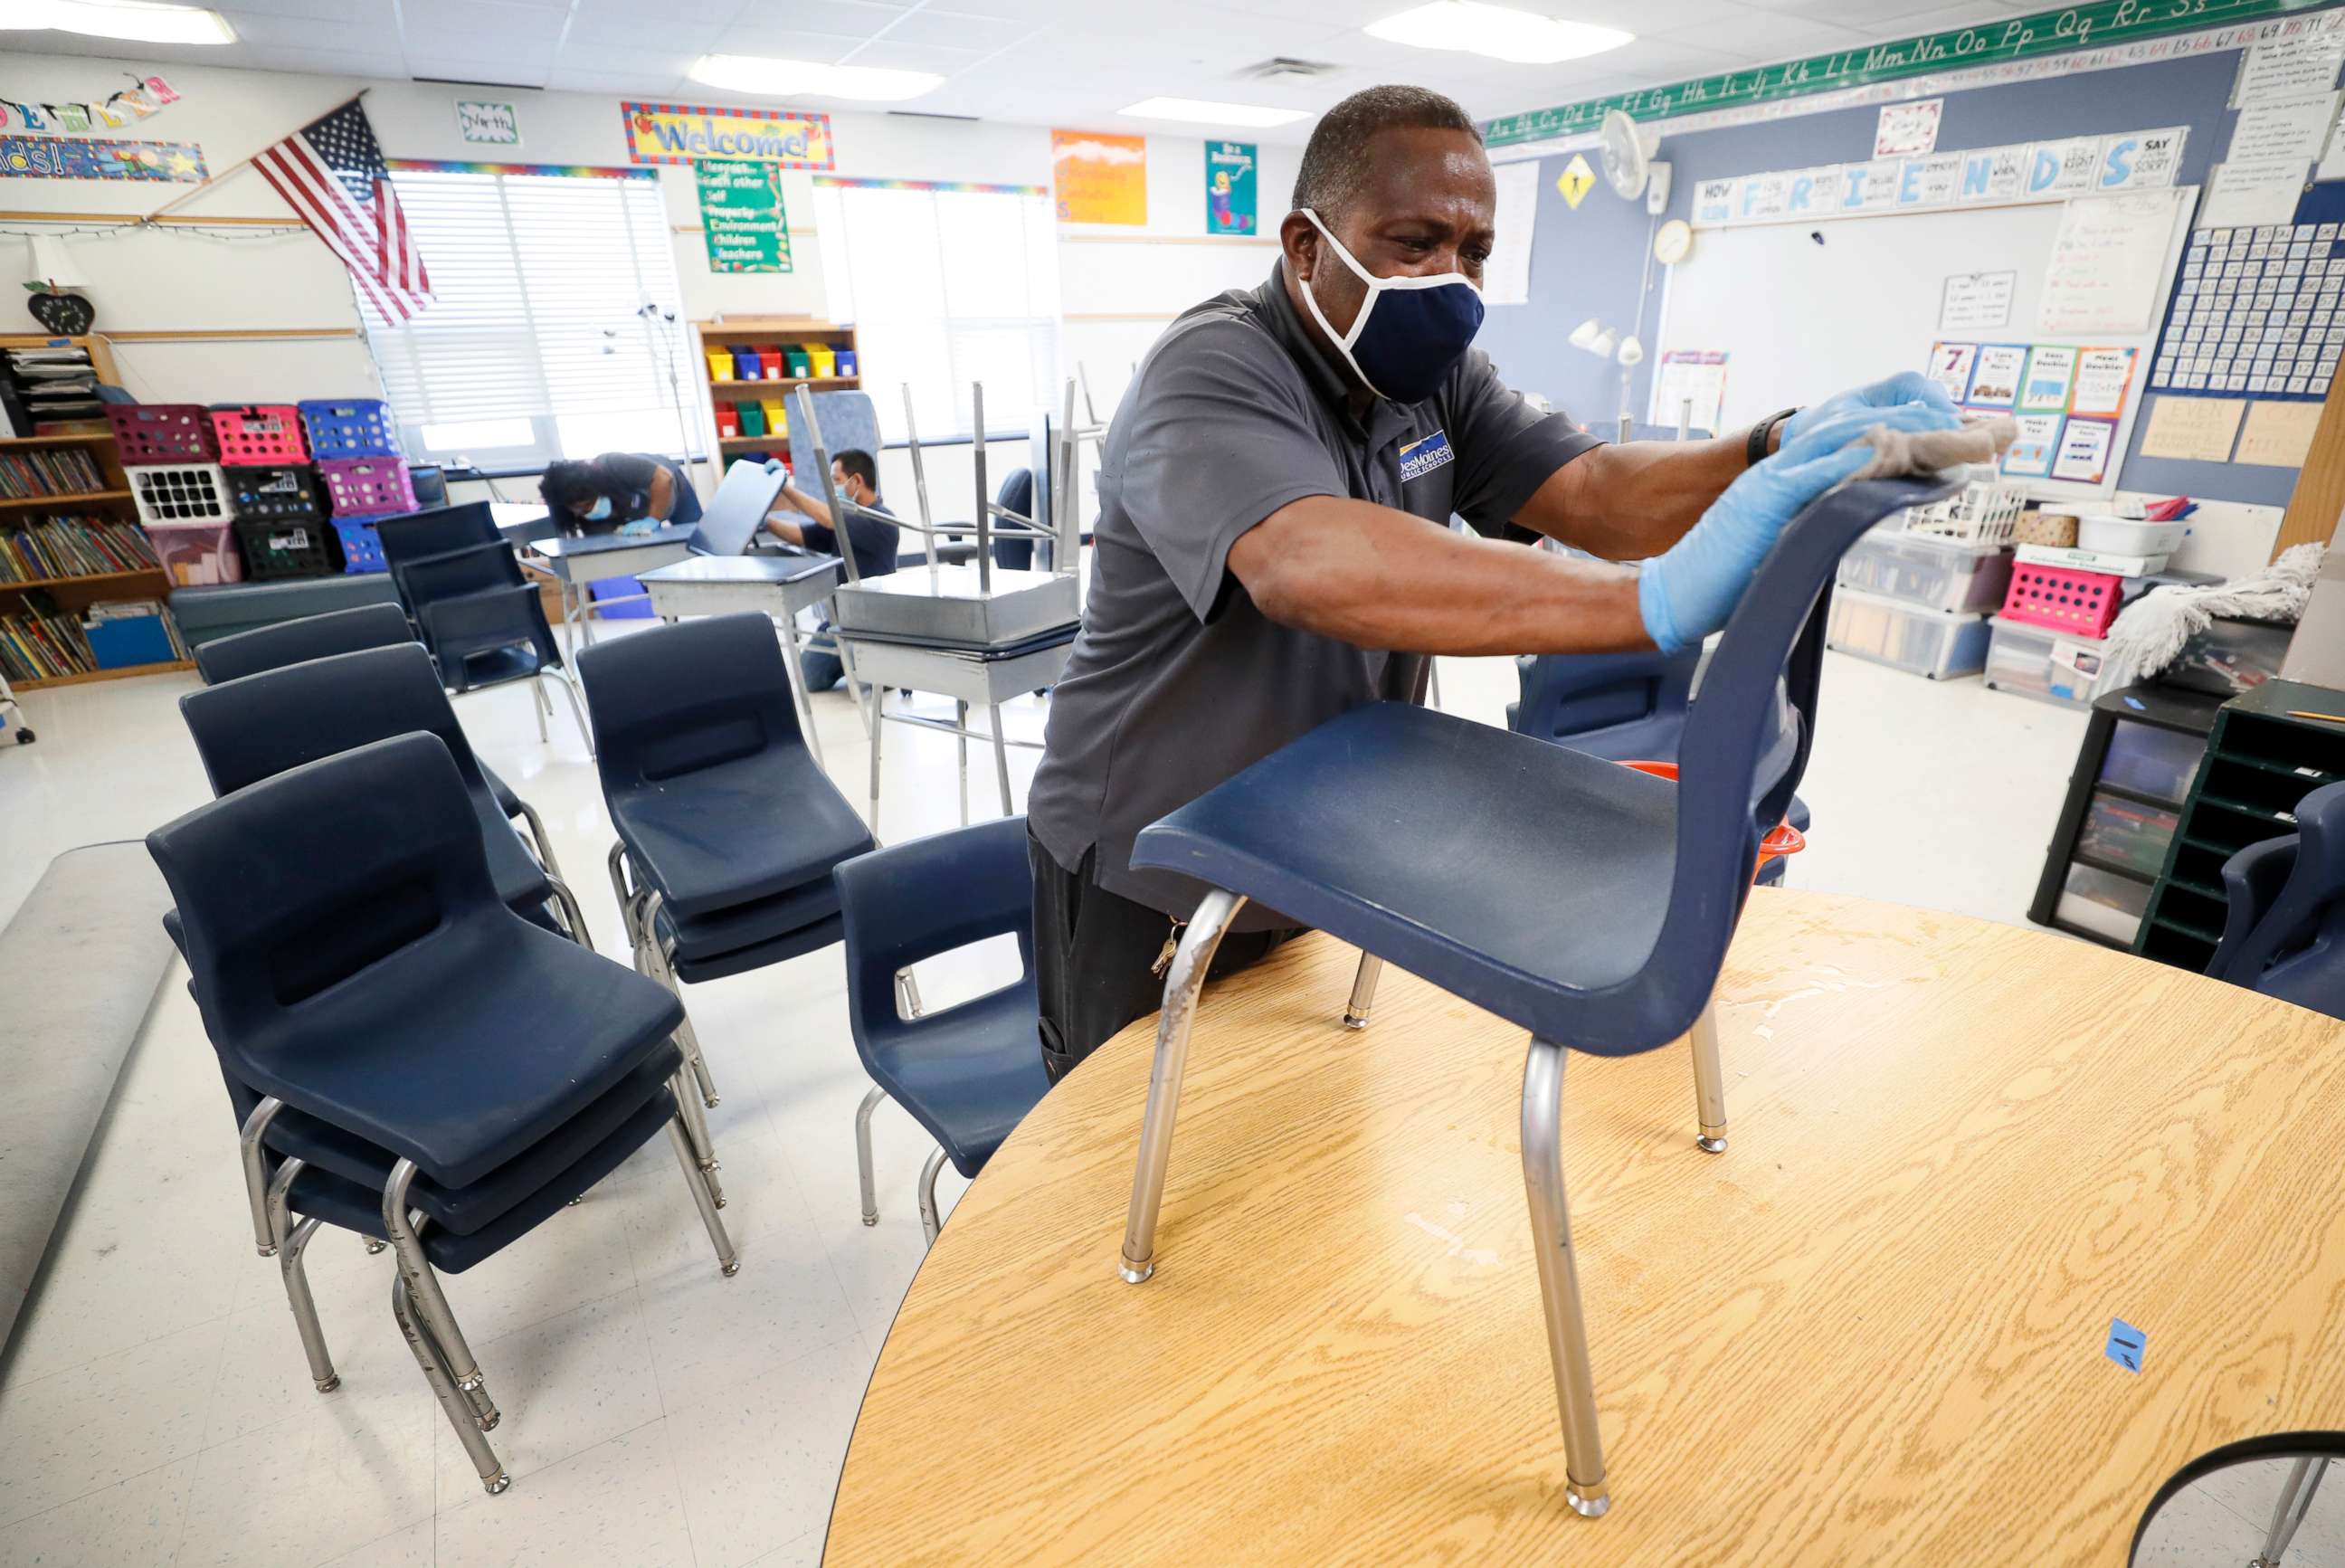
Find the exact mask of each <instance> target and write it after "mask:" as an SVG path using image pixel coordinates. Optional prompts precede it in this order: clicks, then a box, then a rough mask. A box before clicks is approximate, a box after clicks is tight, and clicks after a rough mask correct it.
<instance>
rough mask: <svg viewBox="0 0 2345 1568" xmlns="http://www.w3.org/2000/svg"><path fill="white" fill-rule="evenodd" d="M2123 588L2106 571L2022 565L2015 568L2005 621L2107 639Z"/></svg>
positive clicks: (2005, 605)
mask: <svg viewBox="0 0 2345 1568" xmlns="http://www.w3.org/2000/svg"><path fill="white" fill-rule="evenodd" d="M2124 585H2125V579H2124V578H2122V577H2117V576H2112V575H2109V574H2108V573H2106V572H2080V571H2078V570H2077V569H2076V567H2074V566H2039V565H2035V563H2034V562H2032V561H2021V562H2017V563H2015V565H2013V566H2012V568H2011V588H2010V591H2009V592H2008V593H2006V594H2005V596H2004V599H2003V612H2002V614H2003V618H2004V619H2005V620H2006V621H2022V622H2025V624H2027V625H2028V626H2049V627H2050V628H2051V629H2052V630H2054V631H2056V632H2066V633H2068V634H2069V635H2070V636H2079V637H2101V636H2107V635H2108V630H2109V624H2110V623H2111V622H2112V621H2114V620H2116V619H2117V611H2118V609H2119V608H2121V607H2122V600H2123V599H2124V597H2125V595H2124V591H2123V590H2124Z"/></svg>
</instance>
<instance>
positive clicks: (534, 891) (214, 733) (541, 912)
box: [179, 606, 594, 947]
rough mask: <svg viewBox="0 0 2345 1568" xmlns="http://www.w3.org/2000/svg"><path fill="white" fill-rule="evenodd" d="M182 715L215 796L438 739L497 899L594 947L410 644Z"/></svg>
mask: <svg viewBox="0 0 2345 1568" xmlns="http://www.w3.org/2000/svg"><path fill="white" fill-rule="evenodd" d="M382 607H384V608H388V607H389V606H382ZM179 714H180V717H181V718H184V719H186V720H187V725H188V734H190V735H191V736H193V737H194V738H195V742H196V754H197V755H198V757H199V758H200V759H202V761H203V765H204V772H205V774H206V775H207V777H208V779H210V781H211V786H212V793H213V794H215V795H228V794H232V793H234V792H235V791H237V790H239V789H243V788H244V787H245V786H246V785H248V784H253V783H257V782H259V780H261V779H268V778H271V777H273V776H275V775H277V774H279V773H282V772H285V771H286V770H287V769H292V768H298V767H299V766H300V765H301V764H302V763H304V762H313V761H315V760H317V759H319V758H320V757H331V756H333V755H334V754H336V753H337V752H342V751H350V750H353V749H355V748H358V747H360V746H365V745H368V744H371V742H374V741H377V740H384V739H388V738H391V736H394V735H406V734H410V733H412V732H415V731H421V732H422V733H424V734H427V735H436V736H438V737H439V738H440V740H441V743H442V745H443V746H445V747H446V748H447V749H448V751H449V753H450V755H451V756H452V758H453V759H454V760H455V764H456V768H457V771H458V773H459V775H460V776H461V777H462V779H463V782H464V789H465V793H466V796H467V798H468V799H470V800H471V802H472V807H473V811H474V814H475V817H476V818H477V820H478V823H479V829H480V833H481V841H482V848H483V850H484V852H485V853H486V854H487V856H488V861H489V869H490V872H491V874H492V877H493V878H494V879H495V882H496V888H497V893H498V896H499V897H501V898H503V900H504V901H505V902H506V903H507V904H508V905H509V906H511V908H512V909H513V912H514V913H515V914H518V915H520V916H522V917H523V919H525V920H528V921H532V922H533V923H534V924H537V925H542V926H543V927H544V928H545V929H546V930H548V931H552V932H559V933H560V934H562V935H564V936H568V937H570V938H572V939H573V940H574V941H575V942H578V943H579V944H580V945H581V946H585V947H591V946H593V945H594V943H593V941H592V939H591V938H590V937H589V935H588V933H587V931H586V921H585V917H584V914H583V913H581V912H580V911H579V908H578V901H577V899H576V898H575V897H574V896H573V895H572V893H571V891H570V889H569V887H568V886H567V885H566V884H565V883H563V881H562V880H561V879H560V878H559V877H556V876H554V875H553V873H552V872H550V871H547V870H546V869H545V868H544V867H543V866H542V865H541V864H539V863H538V861H537V860H534V859H533V858H532V856H531V855H530V853H529V850H528V849H527V847H526V846H524V845H523V843H522V840H521V835H520V834H518V833H516V832H515V831H513V823H512V821H511V820H509V819H508V818H507V817H506V816H505V813H504V809H503V807H502V806H500V805H499V804H498V802H497V799H496V797H495V795H493V794H492V793H491V792H490V789H489V787H488V780H487V779H486V778H485V777H483V776H482V772H481V768H480V764H479V762H478V761H477V760H475V759H474V758H473V756H472V743H471V742H470V741H468V740H467V739H466V738H465V737H464V730H463V727H462V725H460V724H458V723H457V722H456V710H455V709H454V708H452V707H451V706H449V702H448V695H447V693H446V692H444V691H442V690H441V689H440V681H439V678H438V677H436V676H435V675H434V674H433V673H432V669H431V658H430V657H429V656H427V655H426V654H425V653H424V651H423V650H422V649H421V647H417V646H416V645H415V644H413V643H400V644H397V645H396V646H393V647H378V648H368V649H365V650H364V651H362V652H359V653H346V654H335V655H332V656H331V657H327V658H315V659H305V660H303V661H302V662H300V663H299V664H290V665H286V666H284V667H281V668H278V669H273V670H267V671H264V672H262V673H261V674H259V675H249V676H245V677H241V678H239V679H237V680H230V681H224V682H222V683H221V684H220V685H218V686H209V687H204V688H203V689H202V690H200V691H191V692H189V693H188V695H187V696H185V697H181V698H180V699H179Z"/></svg>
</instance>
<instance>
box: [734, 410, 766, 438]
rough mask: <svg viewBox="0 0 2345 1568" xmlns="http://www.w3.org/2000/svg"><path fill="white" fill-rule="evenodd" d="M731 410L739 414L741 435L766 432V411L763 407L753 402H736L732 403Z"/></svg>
mask: <svg viewBox="0 0 2345 1568" xmlns="http://www.w3.org/2000/svg"><path fill="white" fill-rule="evenodd" d="M733 412H736V413H737V414H739V415H740V416H741V433H742V434H743V435H763V434H765V433H766V411H765V410H764V409H762V408H759V407H758V406H757V405H756V403H753V402H736V403H735V404H734V405H733Z"/></svg>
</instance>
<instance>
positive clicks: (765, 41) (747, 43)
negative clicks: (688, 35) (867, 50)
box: [707, 27, 866, 65]
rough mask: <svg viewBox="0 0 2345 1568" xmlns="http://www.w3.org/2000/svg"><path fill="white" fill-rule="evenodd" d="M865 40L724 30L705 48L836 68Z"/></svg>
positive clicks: (712, 51)
mask: <svg viewBox="0 0 2345 1568" xmlns="http://www.w3.org/2000/svg"><path fill="white" fill-rule="evenodd" d="M865 41H866V40H865V39H863V38H861V37H849V36H846V35H844V34H839V33H806V32H799V31H797V30H796V29H792V28H784V27H727V28H726V30H725V31H724V32H722V33H719V34H718V35H716V42H715V43H714V44H711V45H710V46H708V51H707V52H708V53H710V54H712V55H764V56H768V57H770V58H773V59H780V60H819V61H821V62H823V63H824V64H825V65H835V64H837V61H838V60H839V58H840V57H841V56H844V55H845V54H846V53H847V52H848V50H849V49H852V48H854V47H855V46H858V44H861V43H864V42H865Z"/></svg>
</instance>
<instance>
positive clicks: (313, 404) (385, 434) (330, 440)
mask: <svg viewBox="0 0 2345 1568" xmlns="http://www.w3.org/2000/svg"><path fill="white" fill-rule="evenodd" d="M294 406H295V407H296V408H298V409H299V410H300V411H301V428H302V429H303V430H305V431H307V432H308V433H309V436H310V456H311V457H312V458H314V459H316V460H317V461H319V462H320V463H322V462H324V461H325V460H326V459H328V458H330V457H397V456H398V455H399V426H398V425H397V424H395V423H392V421H391V405H390V404H389V403H387V402H383V401H382V400H381V399H380V398H371V397H355V398H351V397H346V398H306V399H304V400H302V401H301V402H298V403H296V404H294Z"/></svg>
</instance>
